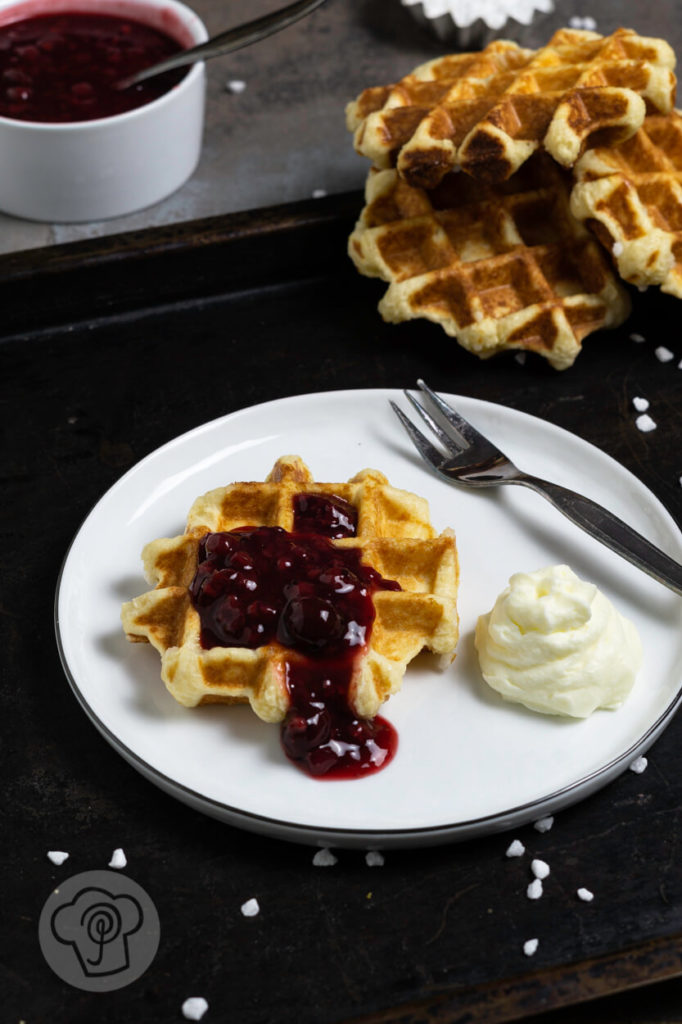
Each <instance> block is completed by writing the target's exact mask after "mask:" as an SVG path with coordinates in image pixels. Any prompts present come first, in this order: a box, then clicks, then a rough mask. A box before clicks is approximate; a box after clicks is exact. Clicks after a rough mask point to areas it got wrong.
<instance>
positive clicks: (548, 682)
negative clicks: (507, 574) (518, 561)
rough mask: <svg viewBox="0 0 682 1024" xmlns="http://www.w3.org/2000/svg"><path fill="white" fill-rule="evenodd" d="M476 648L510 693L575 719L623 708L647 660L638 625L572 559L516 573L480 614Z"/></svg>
mask: <svg viewBox="0 0 682 1024" xmlns="http://www.w3.org/2000/svg"><path fill="white" fill-rule="evenodd" d="M476 649H477V651H478V658H479V662H480V666H481V671H482V673H483V678H484V679H485V680H486V682H487V683H488V684H489V685H490V686H491V687H492V688H493V689H494V690H497V692H498V693H500V694H501V695H502V696H503V697H504V698H505V700H509V701H514V702H516V703H519V704H524V705H525V706H526V707H527V708H530V709H531V710H532V711H541V712H544V713H545V714H552V715H570V716H573V717H575V718H586V717H587V716H588V715H590V714H592V712H593V711H594V710H595V709H596V708H617V707H619V706H620V705H621V704H622V703H623V701H624V700H625V698H626V697H627V696H628V694H629V693H630V690H631V689H632V686H633V684H634V681H635V676H636V674H637V671H638V670H639V667H640V665H641V663H642V645H641V642H640V639H639V635H638V633H637V630H636V629H635V627H634V625H633V624H632V623H631V622H630V621H629V620H628V619H625V618H624V617H623V616H622V615H621V614H620V613H619V612H618V611H617V610H616V609H615V608H614V606H613V605H612V604H611V602H610V601H609V600H608V598H607V597H605V595H604V594H602V592H601V591H600V590H599V589H598V588H597V587H596V586H595V585H594V584H592V583H585V582H584V581H583V580H580V579H579V578H578V577H577V576H576V575H575V573H574V572H573V571H572V570H571V569H570V568H569V567H568V566H567V565H556V566H550V567H548V568H545V569H539V570H538V571H537V572H531V573H522V572H519V573H515V574H514V575H513V576H512V577H511V578H510V580H509V586H508V587H507V588H506V589H505V590H504V591H503V592H502V593H501V594H500V596H499V597H498V599H497V601H496V602H495V605H494V607H493V609H492V611H491V612H489V613H488V614H487V615H481V616H480V618H479V620H478V623H477V626H476Z"/></svg>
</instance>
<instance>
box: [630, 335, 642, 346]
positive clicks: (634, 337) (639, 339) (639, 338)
mask: <svg viewBox="0 0 682 1024" xmlns="http://www.w3.org/2000/svg"><path fill="white" fill-rule="evenodd" d="M630 341H634V342H635V343H636V344H637V345H641V344H642V342H643V341H646V338H645V337H644V335H643V334H637V333H635V334H631V335H630Z"/></svg>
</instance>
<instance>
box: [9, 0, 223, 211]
mask: <svg viewBox="0 0 682 1024" xmlns="http://www.w3.org/2000/svg"><path fill="white" fill-rule="evenodd" d="M207 38H208V34H207V32H206V28H205V26H204V24H203V23H202V21H201V20H200V18H199V17H198V16H197V15H196V14H195V13H194V11H192V10H191V9H190V8H189V7H186V6H185V5H184V4H182V3H180V2H179V0H0V211H2V212H4V213H9V214H12V215H14V216H17V217H24V218H28V219H31V220H39V221H47V222H62V223H65V222H78V221H97V220H103V219H108V218H111V217H119V216H123V215H125V214H128V213H132V212H134V211H135V210H139V209H142V208H144V207H147V206H150V205H152V204H154V203H157V202H160V201H161V200H162V199H164V198H166V197H167V196H169V195H170V194H171V193H172V192H174V191H175V190H176V189H178V188H179V187H180V186H181V185H182V184H183V183H184V182H185V181H186V180H187V179H188V178H189V177H190V176H191V174H192V173H193V171H194V170H195V168H196V165H197V163H198V160H199V156H200V153H201V143H202V135H203V122H204V100H205V90H206V85H205V73H204V65H203V63H199V64H194V65H191V66H190V67H188V68H180V69H176V70H175V71H168V72H166V73H165V74H164V75H160V76H158V77H156V78H152V79H148V80H147V81H145V82H142V83H140V84H139V85H136V86H132V87H130V88H128V89H123V90H122V89H119V88H117V83H118V82H119V81H120V80H121V79H123V78H124V77H127V76H128V75H132V74H134V73H135V72H136V71H140V70H142V69H143V68H145V67H150V66H151V65H152V64H155V63H158V62H159V61H160V60H162V59H164V58H165V57H168V56H171V55H172V54H174V53H177V52H179V51H181V50H184V49H188V48H189V47H191V46H195V45H196V44H197V43H202V42H204V41H205V40H206V39H207Z"/></svg>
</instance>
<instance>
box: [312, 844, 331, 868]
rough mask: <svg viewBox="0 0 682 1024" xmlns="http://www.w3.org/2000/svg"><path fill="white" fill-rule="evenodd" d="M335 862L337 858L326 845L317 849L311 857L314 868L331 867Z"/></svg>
mask: <svg viewBox="0 0 682 1024" xmlns="http://www.w3.org/2000/svg"><path fill="white" fill-rule="evenodd" d="M336 863H337V858H336V857H335V856H334V854H333V853H332V851H331V850H329V849H327V847H325V848H324V850H318V851H317V853H316V854H315V856H314V857H313V864H314V865H315V867H316V868H332V867H334V865H335V864H336Z"/></svg>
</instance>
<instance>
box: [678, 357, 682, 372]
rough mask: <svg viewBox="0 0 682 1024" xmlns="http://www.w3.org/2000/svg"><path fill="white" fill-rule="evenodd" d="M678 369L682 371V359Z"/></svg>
mask: <svg viewBox="0 0 682 1024" xmlns="http://www.w3.org/2000/svg"><path fill="white" fill-rule="evenodd" d="M677 369H678V370H682V359H680V361H679V363H678V364H677Z"/></svg>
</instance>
